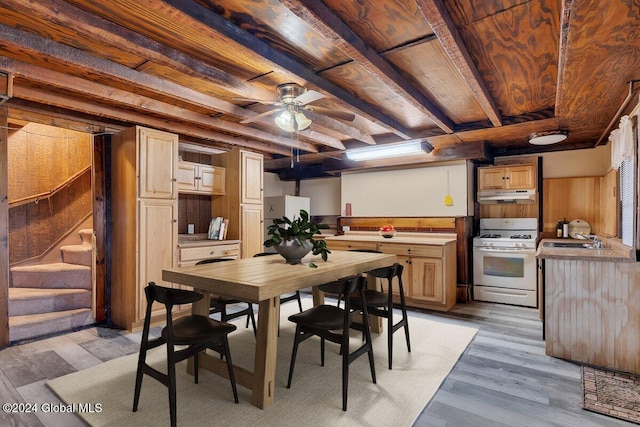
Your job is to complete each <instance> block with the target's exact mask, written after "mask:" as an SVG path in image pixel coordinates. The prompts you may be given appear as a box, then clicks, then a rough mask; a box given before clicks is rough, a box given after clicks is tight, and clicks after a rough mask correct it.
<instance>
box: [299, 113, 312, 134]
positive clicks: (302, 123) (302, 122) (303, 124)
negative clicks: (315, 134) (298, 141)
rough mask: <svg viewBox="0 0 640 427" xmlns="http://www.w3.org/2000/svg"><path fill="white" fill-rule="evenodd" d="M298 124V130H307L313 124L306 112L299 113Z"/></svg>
mask: <svg viewBox="0 0 640 427" xmlns="http://www.w3.org/2000/svg"><path fill="white" fill-rule="evenodd" d="M296 124H297V125H298V130H305V129H306V128H308V127H309V126H311V120H309V119H308V118H307V116H305V115H304V114H302V113H297V114H296Z"/></svg>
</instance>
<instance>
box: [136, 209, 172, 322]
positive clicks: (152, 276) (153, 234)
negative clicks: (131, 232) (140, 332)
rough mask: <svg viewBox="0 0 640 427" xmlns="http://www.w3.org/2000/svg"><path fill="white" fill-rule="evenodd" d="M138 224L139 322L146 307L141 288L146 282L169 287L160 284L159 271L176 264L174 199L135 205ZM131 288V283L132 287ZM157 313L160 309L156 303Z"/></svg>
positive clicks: (166, 284) (165, 283)
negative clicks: (136, 206)
mask: <svg viewBox="0 0 640 427" xmlns="http://www.w3.org/2000/svg"><path fill="white" fill-rule="evenodd" d="M138 209H139V218H140V224H139V227H138V242H139V243H138V244H139V254H138V280H137V283H136V284H135V286H137V288H138V303H137V307H138V312H137V318H138V319H143V318H144V314H145V309H146V306H147V301H146V297H145V295H144V288H145V286H147V284H148V283H149V282H155V284H156V285H159V286H167V287H171V286H172V284H171V283H167V282H163V281H162V270H163V269H164V268H171V267H173V266H174V265H175V263H176V257H177V249H176V248H177V245H176V239H177V236H178V221H177V212H178V203H177V201H175V200H153V199H143V200H140V202H139V203H138ZM132 285H133V284H132ZM157 309H158V310H159V311H158V312H157V313H160V312H161V311H162V310H161V309H162V306H160V305H159V304H158V306H157Z"/></svg>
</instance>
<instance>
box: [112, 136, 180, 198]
mask: <svg viewBox="0 0 640 427" xmlns="http://www.w3.org/2000/svg"><path fill="white" fill-rule="evenodd" d="M130 129H132V132H136V133H137V134H138V135H137V137H136V138H137V141H138V144H139V150H138V154H139V156H140V157H139V159H138V162H139V164H138V165H137V166H138V169H137V172H138V174H139V176H140V182H139V184H140V193H139V194H138V197H141V198H153V199H175V198H176V190H177V187H176V161H177V158H178V156H177V154H176V153H177V151H176V150H177V147H178V137H177V135H174V134H171V133H168V132H163V131H159V130H155V129H147V128H143V127H139V126H137V127H135V128H130ZM123 132H127V130H125V131H123ZM130 136H133V135H130Z"/></svg>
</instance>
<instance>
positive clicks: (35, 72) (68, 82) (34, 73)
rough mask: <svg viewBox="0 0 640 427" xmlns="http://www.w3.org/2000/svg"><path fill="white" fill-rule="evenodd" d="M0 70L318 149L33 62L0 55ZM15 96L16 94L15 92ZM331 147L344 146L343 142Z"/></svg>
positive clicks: (255, 136) (129, 106) (202, 123)
mask: <svg viewBox="0 0 640 427" xmlns="http://www.w3.org/2000/svg"><path fill="white" fill-rule="evenodd" d="M0 69H5V70H10V71H11V72H12V73H14V75H15V76H16V77H20V78H21V80H22V81H27V82H29V81H30V82H36V83H37V84H38V85H40V86H44V87H50V88H57V89H60V90H63V91H66V92H68V93H71V94H80V95H81V96H82V97H83V98H88V99H91V100H95V101H96V102H99V103H101V104H106V105H117V106H119V107H124V108H127V109H132V110H137V111H141V112H145V113H151V114H154V115H156V116H166V117H167V118H168V119H170V120H175V121H181V122H185V123H191V124H193V125H196V126H201V127H207V128H213V129H216V130H224V131H226V132H229V133H232V134H238V135H242V136H244V137H247V138H251V139H256V140H261V141H266V142H272V143H275V144H279V145H283V146H286V147H293V148H300V149H302V150H305V151H312V152H313V151H317V148H316V147H315V146H314V145H312V144H309V143H306V142H302V141H294V140H291V139H289V138H283V137H281V136H278V135H274V134H271V133H268V132H263V131H260V130H258V129H253V128H249V127H246V126H242V125H240V124H238V123H233V122H229V121H226V120H221V119H216V118H212V117H210V116H209V115H207V114H201V113H196V112H194V111H189V110H188V109H186V108H183V107H180V106H176V105H173V104H171V103H167V102H162V101H158V100H155V99H152V98H148V97H146V96H143V95H136V94H134V93H131V92H128V91H125V90H121V89H116V88H113V87H110V86H107V85H103V84H100V83H95V82H92V81H89V80H85V79H83V78H80V77H75V76H70V75H67V74H62V73H58V72H56V71H51V70H46V69H44V68H40V67H37V66H35V65H29V64H24V63H20V62H19V61H13V60H10V59H7V58H3V57H0ZM15 96H19V94H18V93H17V94H16V95H15ZM333 148H338V149H341V148H344V146H343V145H342V143H340V145H339V146H337V147H333Z"/></svg>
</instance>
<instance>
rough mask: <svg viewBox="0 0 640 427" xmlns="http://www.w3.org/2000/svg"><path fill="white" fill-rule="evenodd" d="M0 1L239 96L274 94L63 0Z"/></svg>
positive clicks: (87, 37)
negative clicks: (42, 0) (43, 0)
mask: <svg viewBox="0 0 640 427" xmlns="http://www.w3.org/2000/svg"><path fill="white" fill-rule="evenodd" d="M2 3H3V6H4V7H8V8H11V9H12V10H13V11H16V12H20V13H23V14H25V15H27V16H33V17H36V18H40V19H42V20H45V21H48V22H51V23H52V24H55V25H58V26H60V27H61V28H65V29H66V28H73V31H74V33H75V34H76V35H77V36H78V37H82V38H86V39H90V40H100V42H101V43H104V44H107V45H109V46H112V47H115V48H117V49H118V50H121V51H123V52H127V53H129V54H131V55H135V56H139V57H141V58H145V59H147V60H149V61H153V62H155V63H157V64H160V65H164V66H167V67H170V68H172V69H174V70H176V71H179V72H181V73H184V74H187V75H189V76H192V77H196V78H200V79H204V80H207V81H209V82H211V83H213V84H215V85H217V86H220V87H222V88H224V89H225V90H228V91H230V92H232V93H235V94H237V95H238V96H240V97H244V98H260V99H270V98H271V97H273V93H272V92H271V91H268V90H265V89H262V88H260V87H257V86H255V85H251V84H248V83H247V82H246V81H244V80H243V79H239V78H237V77H235V76H233V75H231V74H229V73H227V72H225V71H223V70H221V69H219V68H217V67H215V66H214V65H213V64H210V63H207V62H204V61H201V60H198V59H196V58H193V57H192V56H189V55H186V54H185V53H183V52H180V51H178V50H176V49H173V48H171V47H169V46H167V45H165V44H162V43H159V42H157V41H156V40H153V39H151V38H149V37H146V36H144V35H142V34H140V33H137V32H135V31H132V30H130V29H128V28H125V27H122V26H120V25H117V24H114V23H113V22H111V21H109V20H107V19H104V18H101V17H99V16H97V15H95V14H91V13H89V12H86V11H84V10H82V9H80V8H78V7H75V6H72V5H71V4H69V3H67V2H64V1H62V0H47V1H46V2H26V1H24V0H6V1H4V0H3V2H2Z"/></svg>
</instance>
